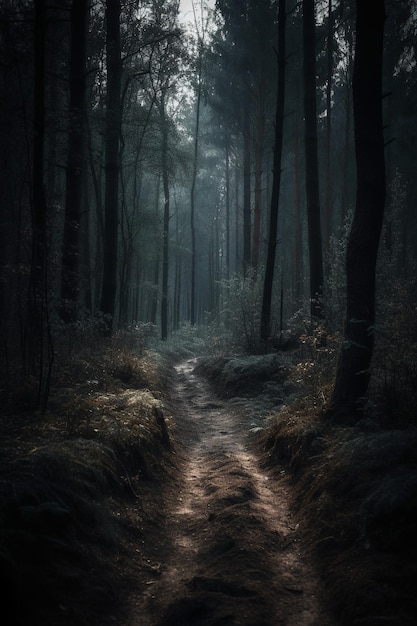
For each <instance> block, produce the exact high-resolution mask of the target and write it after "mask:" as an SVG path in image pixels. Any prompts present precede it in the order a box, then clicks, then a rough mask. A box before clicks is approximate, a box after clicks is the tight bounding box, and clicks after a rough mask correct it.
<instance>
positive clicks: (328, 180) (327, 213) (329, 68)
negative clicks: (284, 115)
mask: <svg viewBox="0 0 417 626" xmlns="http://www.w3.org/2000/svg"><path fill="white" fill-rule="evenodd" d="M328 3H329V4H328V13H329V15H328V25H327V85H326V199H325V208H324V215H325V225H324V228H325V243H326V249H327V248H328V245H329V241H330V233H331V214H332V175H331V143H332V88H333V9H332V0H328Z"/></svg>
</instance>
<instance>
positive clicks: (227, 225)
mask: <svg viewBox="0 0 417 626" xmlns="http://www.w3.org/2000/svg"><path fill="white" fill-rule="evenodd" d="M225 153H226V154H225V158H226V167H225V170H226V171H225V179H226V280H229V278H230V154H229V130H228V128H226V137H225Z"/></svg>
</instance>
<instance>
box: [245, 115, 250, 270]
mask: <svg viewBox="0 0 417 626" xmlns="http://www.w3.org/2000/svg"><path fill="white" fill-rule="evenodd" d="M250 182H251V181H250V114H249V107H248V104H247V103H246V104H245V110H244V130H243V270H244V272H245V273H246V272H247V271H248V270H249V268H250V265H251V249H250V248H251V184H250Z"/></svg>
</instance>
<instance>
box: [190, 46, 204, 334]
mask: <svg viewBox="0 0 417 626" xmlns="http://www.w3.org/2000/svg"><path fill="white" fill-rule="evenodd" d="M201 46H202V44H201V42H199V48H200V49H199V58H198V76H197V100H196V114H195V115H196V119H195V134H194V160H193V172H192V178H191V215H190V230H191V302H190V322H191V325H192V326H194V324H195V272H196V240H195V185H196V180H197V172H198V139H199V133H200V104H201V71H202V70H201V66H202V50H201Z"/></svg>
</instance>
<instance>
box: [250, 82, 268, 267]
mask: <svg viewBox="0 0 417 626" xmlns="http://www.w3.org/2000/svg"><path fill="white" fill-rule="evenodd" d="M265 90H266V84H265V78H264V77H263V78H261V81H260V84H259V105H258V107H259V110H258V127H257V133H256V147H255V190H254V191H255V205H254V211H253V235H252V266H253V267H254V268H255V270H256V269H257V268H258V264H259V245H260V239H261V213H262V165H263V155H264V136H265Z"/></svg>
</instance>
